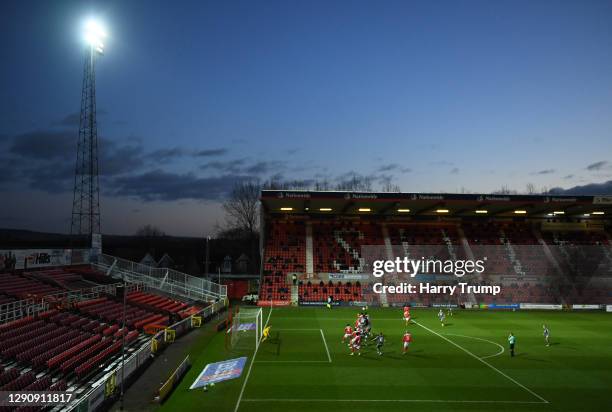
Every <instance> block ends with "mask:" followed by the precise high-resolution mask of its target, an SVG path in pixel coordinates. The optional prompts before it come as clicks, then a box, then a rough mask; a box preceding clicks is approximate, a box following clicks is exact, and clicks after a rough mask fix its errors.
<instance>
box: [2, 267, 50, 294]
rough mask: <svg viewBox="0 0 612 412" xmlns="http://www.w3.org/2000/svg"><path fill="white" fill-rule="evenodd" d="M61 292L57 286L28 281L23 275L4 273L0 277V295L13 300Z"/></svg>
mask: <svg viewBox="0 0 612 412" xmlns="http://www.w3.org/2000/svg"><path fill="white" fill-rule="evenodd" d="M59 292H62V289H61V288H60V287H58V286H52V285H50V284H47V283H44V282H41V281H39V280H36V279H30V278H28V277H26V276H25V275H15V274H11V273H6V274H4V275H2V282H0V293H1V294H3V295H6V296H11V297H13V298H15V299H19V300H21V299H27V298H29V297H32V296H45V295H51V294H54V293H59Z"/></svg>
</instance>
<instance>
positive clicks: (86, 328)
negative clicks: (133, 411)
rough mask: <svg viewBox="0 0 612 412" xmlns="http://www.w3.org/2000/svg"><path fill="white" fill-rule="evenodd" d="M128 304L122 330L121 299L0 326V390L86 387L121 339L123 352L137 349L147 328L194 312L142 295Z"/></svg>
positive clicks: (114, 355)
mask: <svg viewBox="0 0 612 412" xmlns="http://www.w3.org/2000/svg"><path fill="white" fill-rule="evenodd" d="M58 273H59V272H58ZM6 276H8V277H9V278H10V279H11V280H12V279H14V275H6ZM45 276H46V275H45ZM60 276H61V277H62V279H64V280H67V279H74V278H72V277H67V276H64V274H63V273H62V274H60ZM15 277H16V278H17V279H18V280H21V279H25V278H22V277H20V276H15ZM4 279H6V278H4ZM26 280H27V279H26ZM2 286H3V287H6V285H5V284H4V283H2ZM8 289H9V290H10V291H11V292H12V291H13V289H11V288H10V287H9V288H8ZM127 300H128V304H127V310H126V320H127V322H126V328H124V329H122V328H121V323H122V314H123V306H122V303H121V298H118V297H114V296H102V297H99V298H96V299H91V300H86V301H81V302H78V303H76V304H74V305H73V306H71V307H70V308H67V307H64V308H63V309H52V310H49V311H47V312H43V313H39V314H37V315H36V316H28V317H24V318H20V319H18V320H15V321H12V322H8V323H4V324H0V390H2V391H6V390H13V391H15V390H32V391H34V390H36V391H42V390H65V389H66V387H67V384H68V383H69V384H70V385H73V384H79V383H80V382H81V383H82V382H85V380H86V379H88V378H90V377H91V376H93V375H94V374H95V373H97V372H101V371H102V368H103V367H104V366H106V365H108V364H109V362H112V361H113V360H115V359H116V358H117V356H118V354H119V353H120V351H121V346H122V341H123V340H124V341H125V342H126V345H128V348H129V347H130V346H132V345H134V344H138V345H141V344H142V343H143V342H144V338H143V335H142V334H141V331H142V330H143V329H144V328H145V327H146V326H147V325H149V324H155V325H160V324H161V325H168V324H169V323H170V319H169V315H170V314H177V315H181V317H182V315H183V314H185V316H188V315H187V313H191V311H193V310H194V309H197V307H195V306H193V305H190V304H188V303H185V302H179V301H175V300H172V299H170V298H168V297H165V296H159V295H155V294H152V293H146V292H142V291H138V292H131V293H129V295H128V297H127ZM141 338H142V339H141ZM138 342H139V343H138ZM0 410H1V409H0Z"/></svg>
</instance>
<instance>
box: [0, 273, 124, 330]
mask: <svg viewBox="0 0 612 412" xmlns="http://www.w3.org/2000/svg"><path fill="white" fill-rule="evenodd" d="M117 285H120V283H115V284H112V285H100V286H94V287H91V288H86V289H79V290H67V291H64V292H59V293H53V294H50V295H45V296H42V297H40V298H29V299H24V300H18V301H15V302H9V303H4V304H2V305H0V324H2V323H8V322H11V321H14V320H17V319H21V318H23V317H26V316H33V315H35V314H37V313H40V312H44V311H46V310H49V307H50V303H52V302H59V301H62V302H64V303H70V302H79V301H83V300H89V299H95V298H98V297H100V296H102V295H106V294H110V295H114V294H115V288H116V287H117Z"/></svg>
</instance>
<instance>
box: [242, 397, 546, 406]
mask: <svg viewBox="0 0 612 412" xmlns="http://www.w3.org/2000/svg"><path fill="white" fill-rule="evenodd" d="M243 402H294V403H295V402H304V403H306V402H343V403H346V402H363V403H368V402H369V403H376V402H381V403H382V402H385V403H419V402H420V403H492V404H498V403H503V404H529V405H533V404H537V405H542V404H544V402H540V401H499V400H490V401H485V400H467V399H457V400H453V399H296V398H291V399H281V398H263V399H259V398H245V399H243Z"/></svg>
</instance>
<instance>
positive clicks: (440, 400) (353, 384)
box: [161, 308, 612, 412]
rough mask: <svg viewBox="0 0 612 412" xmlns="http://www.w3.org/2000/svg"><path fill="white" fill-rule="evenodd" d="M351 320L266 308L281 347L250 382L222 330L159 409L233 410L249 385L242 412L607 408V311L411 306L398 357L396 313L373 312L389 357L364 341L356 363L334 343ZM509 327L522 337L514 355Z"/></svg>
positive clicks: (272, 345)
mask: <svg viewBox="0 0 612 412" xmlns="http://www.w3.org/2000/svg"><path fill="white" fill-rule="evenodd" d="M269 313H270V312H269V310H268V309H265V312H264V321H265V320H266V319H268V314H269ZM356 313H357V309H356V308H334V309H333V310H327V309H324V308H275V309H273V311H272V313H271V316H270V317H269V324H270V325H272V331H273V336H276V334H277V333H278V337H279V339H278V341H277V340H276V339H273V340H272V341H271V342H264V343H262V345H261V346H260V349H259V351H258V353H257V356H256V357H255V362H254V363H253V365H252V368H251V371H250V374H248V371H249V368H250V366H251V361H252V360H253V359H252V358H253V356H252V355H253V354H252V353H248V354H245V353H242V354H241V353H232V352H230V351H227V350H226V349H225V347H224V336H223V333H218V334H217V335H216V336H214V337H213V338H212V339H210V337H208V338H203V339H202V341H201V342H198V343H196V344H195V345H194V347H193V348H192V349H191V355H192V359H193V367H192V368H191V370H190V371H189V373H188V374H187V375H186V377H185V378H184V379H183V381H182V382H181V384H180V386H179V387H178V388H177V389H176V390H175V392H174V393H173V394H172V396H171V397H170V399H168V401H167V402H166V403H165V404H164V405H163V406H162V407H161V409H162V411H196V410H197V411H200V410H204V409H207V410H214V411H234V410H235V408H236V404H237V402H238V398H239V396H240V393H241V390H242V389H243V387H244V392H243V394H242V397H241V399H240V404H239V409H238V410H240V411H284V412H286V411H313V410H333V411H351V412H356V411H371V410H377V411H382V412H386V411H406V410H410V411H457V410H459V411H463V410H465V411H609V410H612V314H606V313H603V312H597V313H580V312H542V311H530V312H526V311H522V312H521V311H517V312H494V311H456V312H455V315H454V316H453V317H451V318H447V322H448V323H449V325H447V326H446V327H442V326H441V325H440V323H439V322H438V321H437V318H436V313H437V311H435V310H430V309H414V310H413V317H414V319H415V321H416V322H418V324H412V325H410V326H409V330H410V331H411V333H412V334H413V338H414V342H413V343H412V346H411V348H410V349H409V354H407V355H405V356H403V355H402V354H401V336H402V334H403V331H404V329H405V328H404V322H403V321H402V319H401V318H402V313H401V309H370V310H369V313H370V318H371V320H372V324H373V330H374V331H375V332H378V331H383V332H384V333H385V335H386V337H387V342H386V345H385V353H384V355H383V356H378V355H377V354H376V351H375V349H374V347H373V345H370V346H369V347H368V348H366V349H365V350H363V353H362V356H360V357H357V356H349V355H348V354H349V351H348V348H347V346H346V345H345V344H342V343H341V337H342V331H343V327H344V326H345V324H346V323H347V322H350V323H351V324H352V323H353V321H354V319H355V316H356ZM543 323H546V324H547V325H549V328H550V330H551V342H552V345H551V346H550V347H546V346H545V345H544V340H543V337H542V324H543ZM510 331H512V332H513V333H514V334H515V335H516V336H517V344H516V354H517V356H516V357H514V358H510V356H509V353H508V350H507V340H506V338H507V336H508V334H509V332H510ZM321 333H323V335H324V337H325V341H326V342H324V339H323V337H322V336H321ZM325 343H327V349H328V350H329V357H330V358H331V362H329V357H328V353H327V349H326V347H325ZM499 345H501V348H503V349H504V352H503V353H501V354H500V352H501V350H502V349H501V348H500V346H499ZM241 355H246V356H248V362H247V365H246V368H245V370H244V371H243V374H242V376H241V377H240V379H235V380H232V381H226V382H221V383H218V384H217V385H216V386H215V387H214V388H212V389H211V390H210V391H208V392H203V391H202V390H191V391H190V390H188V389H187V388H188V387H189V386H190V385H191V383H192V382H193V381H194V380H195V378H196V377H197V375H198V374H199V373H200V371H201V370H202V369H203V368H204V366H205V365H206V364H207V363H210V362H216V361H220V360H225V359H230V358H233V357H237V356H241ZM483 358H484V359H483ZM247 376H248V380H247V381H246V384H245V379H247Z"/></svg>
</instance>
